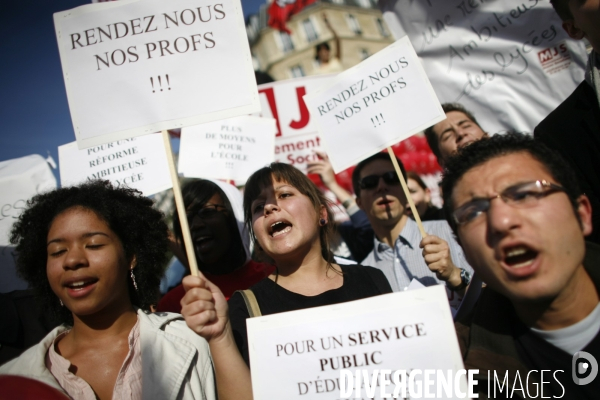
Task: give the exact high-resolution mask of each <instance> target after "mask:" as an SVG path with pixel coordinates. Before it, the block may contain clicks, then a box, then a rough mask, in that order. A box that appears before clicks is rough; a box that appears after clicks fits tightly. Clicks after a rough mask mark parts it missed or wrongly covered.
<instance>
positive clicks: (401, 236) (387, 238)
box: [352, 153, 472, 305]
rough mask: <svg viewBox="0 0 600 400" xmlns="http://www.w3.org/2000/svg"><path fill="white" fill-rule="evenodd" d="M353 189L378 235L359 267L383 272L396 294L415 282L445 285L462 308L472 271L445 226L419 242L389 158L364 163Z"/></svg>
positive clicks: (428, 227)
mask: <svg viewBox="0 0 600 400" xmlns="http://www.w3.org/2000/svg"><path fill="white" fill-rule="evenodd" d="M398 164H399V165H400V167H401V169H402V172H403V174H404V175H406V172H405V171H404V167H403V166H402V162H400V160H398ZM352 184H353V186H354V192H355V193H356V204H357V205H358V206H359V207H360V208H361V209H362V210H363V211H364V212H365V213H366V214H367V216H368V218H369V221H370V222H371V226H372V227H373V230H374V232H375V240H374V248H373V250H372V251H371V253H369V255H368V256H367V257H366V258H365V259H364V260H363V261H362V263H361V264H363V265H368V266H372V267H376V268H379V269H381V270H382V271H383V273H384V274H385V275H386V277H387V279H388V281H389V282H390V285H391V286H392V289H393V290H394V291H402V290H406V289H407V287H408V286H409V284H410V282H411V281H412V280H413V279H416V280H418V281H419V282H420V283H421V284H423V285H425V286H431V285H436V284H440V283H444V282H445V283H446V286H447V287H448V289H449V290H450V293H449V298H451V297H453V298H454V300H456V301H455V302H454V305H458V296H453V294H454V293H453V292H454V291H458V292H459V293H460V294H462V293H463V292H464V289H465V288H466V286H467V285H468V284H469V281H470V277H471V274H472V269H471V267H470V266H469V264H468V263H467V262H466V259H465V257H464V254H463V252H462V249H461V248H460V246H459V245H458V243H456V240H454V238H453V236H452V231H451V230H450V227H449V226H448V224H447V223H446V221H426V222H423V226H424V228H425V231H426V232H427V233H428V236H427V237H425V238H421V234H420V232H419V229H418V227H417V223H416V222H415V221H413V220H412V219H411V218H409V217H408V216H407V215H406V214H405V212H404V208H405V205H406V204H407V200H406V196H405V195H404V192H403V190H402V187H401V186H400V181H399V180H398V176H397V174H396V172H395V170H394V166H393V164H392V162H391V160H390V156H389V155H388V154H386V153H379V154H375V155H373V156H371V157H370V158H368V159H366V160H363V161H362V162H360V163H359V164H358V165H357V166H356V168H355V169H354V172H353V174H352ZM451 304H452V302H451Z"/></svg>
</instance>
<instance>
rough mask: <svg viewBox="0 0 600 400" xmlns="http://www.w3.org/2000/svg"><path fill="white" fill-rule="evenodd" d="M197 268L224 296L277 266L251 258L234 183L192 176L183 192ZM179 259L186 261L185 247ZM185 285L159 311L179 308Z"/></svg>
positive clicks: (179, 238)
mask: <svg viewBox="0 0 600 400" xmlns="http://www.w3.org/2000/svg"><path fill="white" fill-rule="evenodd" d="M182 194H183V202H184V204H185V210H186V214H187V216H188V223H189V226H190V233H191V235H192V242H193V245H194V253H195V254H196V261H197V262H198V268H199V269H200V271H202V273H203V274H204V276H205V277H206V278H207V279H208V280H210V281H211V282H212V283H214V284H215V285H217V286H218V287H219V289H220V290H221V292H223V295H224V296H225V298H226V299H229V297H230V296H231V295H232V294H233V293H234V292H235V291H236V290H243V289H248V288H249V287H250V286H252V285H254V284H255V283H257V282H259V281H261V280H262V279H264V278H266V277H267V276H269V274H270V273H272V272H273V271H274V270H275V267H274V266H272V265H269V264H264V263H258V262H255V261H253V260H251V259H250V236H249V234H248V230H247V229H246V225H245V224H244V211H243V209H242V201H243V200H242V194H241V193H240V191H239V190H238V189H236V188H235V187H234V186H232V185H230V184H228V183H223V182H219V181H212V180H196V181H192V182H190V183H188V184H186V185H185V186H184V188H183V190H182ZM173 221H174V222H173V230H174V231H175V237H176V239H177V244H176V246H181V248H182V249H183V247H184V244H183V235H182V233H181V225H180V224H179V218H178V217H177V213H176V212H175V213H174V215H173ZM179 253H180V254H179V257H181V258H182V261H183V262H184V263H185V264H187V260H186V259H185V251H180V252H179ZM184 295H185V290H184V289H183V285H179V286H176V287H175V288H174V289H173V290H171V291H169V292H168V293H167V294H166V295H165V296H164V297H163V298H162V299H161V301H160V302H159V303H158V307H157V311H171V312H177V313H179V312H181V299H182V298H183V296H184Z"/></svg>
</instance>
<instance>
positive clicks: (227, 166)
mask: <svg viewBox="0 0 600 400" xmlns="http://www.w3.org/2000/svg"><path fill="white" fill-rule="evenodd" d="M225 168H228V169H231V168H233V163H232V162H229V161H226V162H225Z"/></svg>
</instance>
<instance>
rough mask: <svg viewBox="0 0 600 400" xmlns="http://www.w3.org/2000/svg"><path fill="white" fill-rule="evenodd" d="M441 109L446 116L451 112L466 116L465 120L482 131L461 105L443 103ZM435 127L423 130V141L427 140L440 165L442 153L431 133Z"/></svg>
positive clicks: (435, 137)
mask: <svg viewBox="0 0 600 400" xmlns="http://www.w3.org/2000/svg"><path fill="white" fill-rule="evenodd" d="M442 109H443V110H444V113H446V114H448V113H449V112H452V111H458V112H461V113H463V114H465V115H466V116H467V118H469V119H470V120H471V121H473V123H474V124H475V125H477V126H478V127H479V129H481V130H483V129H482V128H481V125H479V122H477V120H476V119H475V116H474V115H473V114H472V113H471V112H470V111H469V110H467V109H466V108H465V107H464V106H463V105H462V104H459V103H444V104H442ZM438 123H439V122H438ZM435 125H437V124H435ZM435 125H432V126H430V127H429V128H427V129H425V132H424V133H425V139H427V144H428V145H429V148H430V149H431V151H432V152H433V154H435V156H436V157H437V159H438V162H440V164H441V161H442V153H441V152H440V148H439V142H438V137H437V135H436V134H435V132H434V131H433V128H434V127H435Z"/></svg>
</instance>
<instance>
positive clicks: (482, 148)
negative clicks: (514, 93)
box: [441, 132, 582, 233]
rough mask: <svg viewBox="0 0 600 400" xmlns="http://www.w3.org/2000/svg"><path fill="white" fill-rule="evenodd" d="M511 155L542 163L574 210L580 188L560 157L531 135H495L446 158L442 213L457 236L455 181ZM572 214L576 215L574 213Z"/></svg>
mask: <svg viewBox="0 0 600 400" xmlns="http://www.w3.org/2000/svg"><path fill="white" fill-rule="evenodd" d="M514 153H526V154H529V155H530V156H531V157H533V158H534V159H535V160H537V161H538V162H539V163H540V164H542V165H543V166H544V168H546V170H547V171H548V172H549V173H550V175H551V176H552V177H553V178H554V179H555V180H556V182H557V183H558V184H559V185H561V186H562V187H563V188H564V189H565V192H566V194H567V196H568V197H569V200H570V201H571V205H572V206H573V209H574V210H577V207H578V204H577V199H578V198H579V196H581V194H582V192H581V188H580V187H579V184H578V181H577V177H576V176H575V172H574V171H573V169H572V168H571V166H570V165H569V164H568V163H567V162H566V161H565V160H564V159H563V158H562V157H561V156H560V154H558V153H557V152H556V151H554V150H552V149H550V148H548V147H546V146H545V145H544V144H543V143H541V142H539V141H537V140H534V139H533V138H532V137H531V136H527V135H524V134H522V133H517V132H509V133H506V134H498V135H494V136H492V137H490V138H489V139H485V140H478V141H476V142H473V143H471V144H470V145H468V146H466V147H463V148H461V149H459V151H458V152H457V153H456V154H454V155H452V156H451V157H450V158H449V159H448V161H447V162H446V165H445V166H444V176H443V178H442V183H441V188H442V193H443V195H444V211H445V215H446V218H447V220H448V223H449V224H450V226H451V227H452V230H453V231H454V233H456V230H457V226H456V221H454V217H453V213H454V205H453V204H452V192H453V190H454V187H455V186H456V184H457V183H458V181H459V180H460V179H461V178H462V177H463V176H464V175H465V174H466V173H467V172H468V171H470V170H471V169H473V168H475V167H477V166H479V165H482V164H484V163H486V162H488V161H490V160H492V159H494V158H497V157H502V156H506V155H509V154H514ZM575 215H579V214H577V212H576V213H575Z"/></svg>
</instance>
